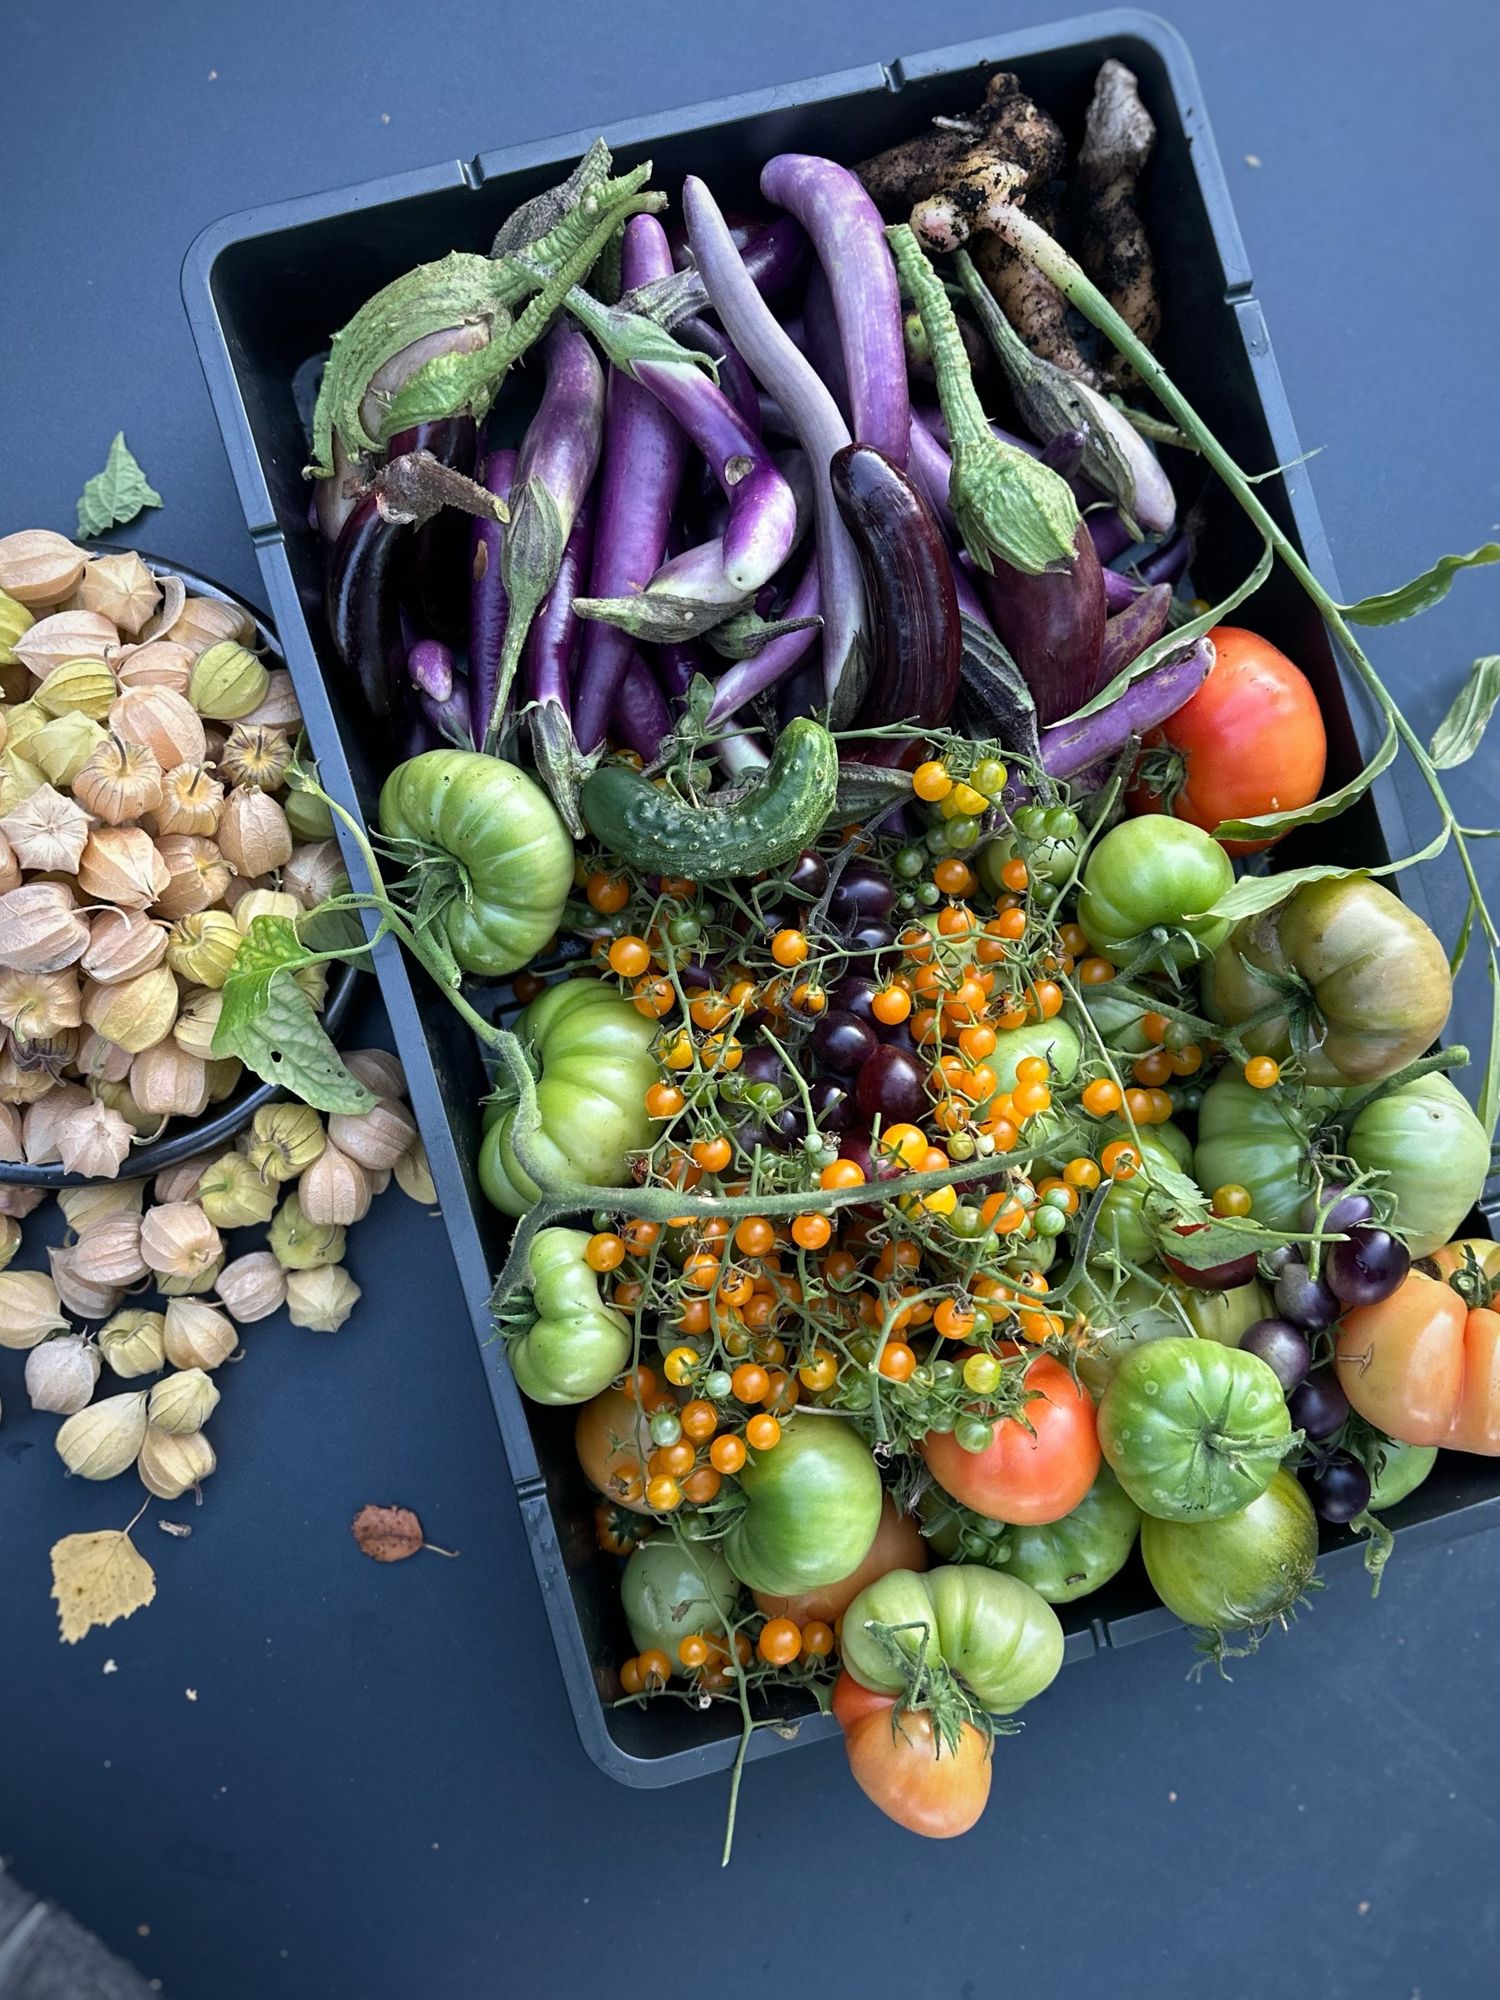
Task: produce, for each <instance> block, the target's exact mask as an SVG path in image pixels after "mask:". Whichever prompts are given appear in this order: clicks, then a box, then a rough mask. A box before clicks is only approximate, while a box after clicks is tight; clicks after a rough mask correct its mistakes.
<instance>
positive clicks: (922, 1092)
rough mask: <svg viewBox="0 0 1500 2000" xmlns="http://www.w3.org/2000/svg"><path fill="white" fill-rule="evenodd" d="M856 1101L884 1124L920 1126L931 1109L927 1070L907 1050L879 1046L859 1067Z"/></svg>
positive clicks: (872, 1117) (855, 1090)
mask: <svg viewBox="0 0 1500 2000" xmlns="http://www.w3.org/2000/svg"><path fill="white" fill-rule="evenodd" d="M854 1101H855V1103H856V1104H857V1105H858V1106H859V1108H860V1111H861V1112H862V1113H863V1114H864V1116H865V1117H866V1118H869V1119H872V1120H873V1119H875V1118H878V1119H879V1120H880V1122H881V1125H882V1126H884V1127H889V1126H891V1125H917V1124H920V1123H921V1121H922V1120H923V1119H924V1118H925V1117H926V1116H927V1115H928V1113H929V1112H930V1111H931V1109H932V1100H931V1099H930V1098H929V1097H928V1095H927V1072H926V1070H925V1069H924V1068H923V1066H922V1065H921V1063H919V1062H918V1061H917V1059H916V1057H915V1056H912V1055H908V1054H907V1053H906V1051H905V1050H904V1049H892V1048H885V1047H877V1048H876V1049H875V1051H874V1053H873V1054H871V1055H869V1056H867V1057H866V1058H865V1060H864V1061H863V1062H862V1063H861V1064H860V1066H859V1076H858V1079H857V1080H856V1082H855V1086H854Z"/></svg>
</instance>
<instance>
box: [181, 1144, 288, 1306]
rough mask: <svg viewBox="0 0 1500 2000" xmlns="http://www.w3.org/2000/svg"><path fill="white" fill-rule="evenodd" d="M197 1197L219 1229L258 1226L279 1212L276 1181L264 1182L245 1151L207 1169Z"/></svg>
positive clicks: (253, 1227) (231, 1155)
mask: <svg viewBox="0 0 1500 2000" xmlns="http://www.w3.org/2000/svg"><path fill="white" fill-rule="evenodd" d="M309 1171H311V1170H310V1169H309ZM305 1178H306V1176H304V1179H305ZM193 1199H194V1200H195V1201H196V1202H197V1203H198V1205H199V1207H200V1208H201V1209H202V1210H203V1213H204V1214H205V1215H206V1216H207V1217H208V1219H209V1221H210V1222H211V1223H212V1224H213V1225H214V1227H215V1228H216V1229H258V1228H261V1227H263V1226H264V1225H265V1224H266V1223H267V1222H269V1221H270V1219H271V1216H272V1214H273V1213H274V1212H275V1208H276V1184H275V1183H274V1182H271V1181H263V1180H262V1179H261V1177H260V1175H259V1174H258V1173H257V1172H256V1171H255V1169H254V1167H252V1166H251V1164H250V1162H249V1161H248V1160H247V1159H246V1158H245V1157H244V1155H243V1154H242V1153H225V1154H223V1155H221V1157H220V1158H219V1159H217V1160H214V1161H212V1162H211V1163H210V1164H209V1165H208V1166H206V1167H205V1168H204V1169H203V1173H202V1175H201V1176H200V1178H199V1182H198V1187H197V1190H196V1192H195V1194H194V1196H193ZM222 1284H223V1277H222V1274H221V1276H220V1285H221V1287H222Z"/></svg>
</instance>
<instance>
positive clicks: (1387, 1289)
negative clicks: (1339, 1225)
mask: <svg viewBox="0 0 1500 2000" xmlns="http://www.w3.org/2000/svg"><path fill="white" fill-rule="evenodd" d="M1323 1269H1324V1272H1325V1274H1326V1276H1327V1279H1328V1284H1329V1288H1330V1290H1332V1291H1334V1292H1336V1293H1337V1294H1338V1297H1339V1298H1340V1299H1341V1300H1342V1302H1343V1303H1344V1304H1345V1305H1346V1306H1377V1305H1379V1303H1380V1301H1381V1300H1382V1299H1388V1298H1389V1297H1390V1295H1391V1293H1392V1292H1394V1291H1395V1290H1396V1289H1397V1288H1398V1287H1399V1286H1400V1285H1401V1284H1402V1283H1403V1281H1404V1280H1405V1277H1406V1274H1407V1272H1408V1271H1409V1270H1410V1269H1411V1252H1410V1251H1409V1250H1408V1249H1407V1247H1406V1245H1405V1244H1404V1243H1403V1242H1402V1241H1401V1239H1400V1238H1399V1237H1397V1236H1392V1235H1391V1233H1390V1231H1389V1230H1388V1229H1372V1228H1365V1227H1358V1226H1356V1227H1351V1228H1350V1230H1349V1236H1348V1240H1347V1242H1344V1243H1330V1244H1329V1246H1328V1255H1327V1258H1326V1259H1325V1261H1324V1266H1323Z"/></svg>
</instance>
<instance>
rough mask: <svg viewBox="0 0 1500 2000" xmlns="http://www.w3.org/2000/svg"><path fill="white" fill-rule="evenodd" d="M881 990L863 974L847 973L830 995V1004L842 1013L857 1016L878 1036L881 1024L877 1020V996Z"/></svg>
mask: <svg viewBox="0 0 1500 2000" xmlns="http://www.w3.org/2000/svg"><path fill="white" fill-rule="evenodd" d="M879 990H880V989H879V988H878V987H877V986H876V984H875V981H874V980H873V979H866V978H865V977H864V975H863V974H862V973H859V972H850V973H846V974H845V976H844V977H843V978H842V979H841V980H840V981H839V983H838V985H837V986H835V987H834V989H833V991H832V993H830V994H829V996H828V1004H829V1006H830V1007H832V1008H836V1009H838V1010H839V1011H840V1012H842V1013H845V1014H854V1015H856V1016H857V1017H858V1018H859V1019H860V1020H861V1021H863V1022H864V1024H865V1026H866V1027H867V1028H872V1029H873V1030H874V1031H875V1033H876V1034H877V1035H878V1034H879V1033H880V1023H879V1022H878V1021H877V1020H876V1018H875V995H876V994H877V993H878V992H879Z"/></svg>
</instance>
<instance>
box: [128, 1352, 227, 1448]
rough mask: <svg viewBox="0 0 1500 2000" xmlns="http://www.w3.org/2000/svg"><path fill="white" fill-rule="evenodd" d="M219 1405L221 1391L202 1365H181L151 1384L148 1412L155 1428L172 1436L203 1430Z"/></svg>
mask: <svg viewBox="0 0 1500 2000" xmlns="http://www.w3.org/2000/svg"><path fill="white" fill-rule="evenodd" d="M218 1406H219V1392H218V1389H217V1388H216V1387H215V1386H214V1384H213V1383H212V1382H211V1381H210V1380H209V1377H208V1375H207V1374H206V1373H205V1372H204V1370H203V1369H201V1368H179V1369H176V1370H175V1371H174V1372H173V1373H172V1374H170V1375H167V1376H164V1377H163V1378H162V1380H161V1381H160V1382H156V1383H154V1384H153V1385H152V1387H151V1389H150V1391H149V1398H148V1401H147V1404H146V1414H147V1417H148V1419H149V1421H150V1424H151V1427H152V1429H153V1430H158V1431H165V1432H166V1433H167V1434H168V1436H170V1437H187V1436H189V1435H191V1433H192V1432H194V1431H201V1430H202V1428H203V1426H204V1425H205V1424H206V1423H207V1422H208V1420H209V1418H210V1417H211V1416H212V1415H213V1413H214V1411H215V1410H216V1409H217V1408H218Z"/></svg>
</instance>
